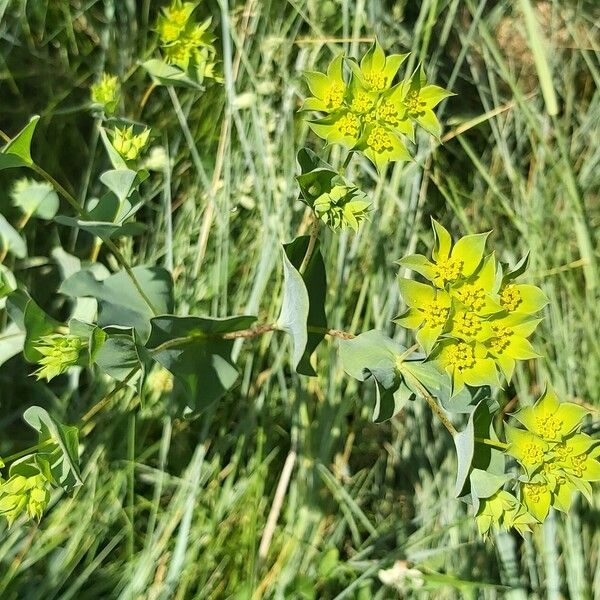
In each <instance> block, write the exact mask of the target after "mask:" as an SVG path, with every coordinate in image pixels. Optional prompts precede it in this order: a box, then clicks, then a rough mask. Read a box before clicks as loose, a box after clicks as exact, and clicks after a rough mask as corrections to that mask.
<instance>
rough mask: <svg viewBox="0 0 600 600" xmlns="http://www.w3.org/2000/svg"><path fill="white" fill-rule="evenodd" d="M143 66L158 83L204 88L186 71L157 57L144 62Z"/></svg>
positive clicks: (197, 88)
mask: <svg viewBox="0 0 600 600" xmlns="http://www.w3.org/2000/svg"><path fill="white" fill-rule="evenodd" d="M142 67H143V68H144V69H145V70H146V71H147V72H148V75H150V77H152V80H153V81H154V83H156V84H157V85H171V86H173V87H186V88H192V89H195V90H203V89H204V88H203V87H202V86H201V85H200V84H199V83H198V82H196V81H194V80H193V79H192V78H191V77H189V75H188V74H187V73H186V72H185V71H183V70H182V69H180V68H179V67H176V66H175V65H170V64H167V63H166V62H163V61H162V60H159V59H156V58H153V59H150V60H147V61H145V62H143V63H142Z"/></svg>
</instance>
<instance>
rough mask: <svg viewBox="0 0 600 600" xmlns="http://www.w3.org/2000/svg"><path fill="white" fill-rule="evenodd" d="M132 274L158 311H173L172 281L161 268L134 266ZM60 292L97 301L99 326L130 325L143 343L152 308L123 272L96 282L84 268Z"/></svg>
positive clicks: (67, 281) (91, 274)
mask: <svg viewBox="0 0 600 600" xmlns="http://www.w3.org/2000/svg"><path fill="white" fill-rule="evenodd" d="M132 271H133V275H134V277H135V278H136V280H137V281H138V283H139V285H140V287H141V288H142V290H143V291H144V293H145V295H146V296H147V298H148V299H149V300H150V302H151V303H152V305H153V306H154V308H155V309H156V311H157V312H158V314H162V313H170V312H172V311H173V280H172V278H171V274H170V273H169V272H168V271H167V270H166V269H163V268H162V267H141V266H139V267H133V269H132ZM59 291H60V292H61V293H63V294H66V295H68V296H72V297H75V298H82V297H92V298H96V300H98V325H99V326H100V327H107V326H118V327H133V328H134V329H135V330H136V332H137V334H138V335H139V337H140V340H141V342H142V343H144V342H145V341H146V340H147V339H148V337H149V335H150V329H151V325H150V319H151V318H152V317H153V316H154V313H153V311H152V308H151V307H150V306H149V305H148V304H147V303H146V301H145V300H144V298H143V297H142V295H141V294H140V293H139V291H138V289H137V288H136V286H135V285H134V284H133V282H132V280H131V279H130V277H129V276H128V274H127V273H126V272H125V271H119V272H118V273H115V274H114V275H110V276H109V277H107V278H106V279H103V280H101V281H98V280H97V279H96V278H95V277H94V274H93V272H92V271H91V270H89V269H84V270H81V271H79V272H78V273H75V274H74V275H72V276H71V277H69V278H68V279H67V280H66V281H64V282H63V284H62V285H61V286H60V288H59Z"/></svg>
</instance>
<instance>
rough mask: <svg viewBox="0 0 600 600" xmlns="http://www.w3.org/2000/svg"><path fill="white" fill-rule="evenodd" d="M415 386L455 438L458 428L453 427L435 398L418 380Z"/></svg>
mask: <svg viewBox="0 0 600 600" xmlns="http://www.w3.org/2000/svg"><path fill="white" fill-rule="evenodd" d="M414 385H415V387H416V388H417V389H418V390H419V392H420V394H421V396H423V398H424V400H425V402H427V404H429V407H430V408H431V410H432V411H433V413H434V414H435V416H436V417H437V418H438V419H439V420H440V421H441V422H442V425H443V426H444V427H445V428H446V429H447V430H448V433H449V434H450V435H451V436H452V437H454V436H455V435H456V434H457V433H458V431H457V430H456V427H454V425H452V423H451V422H450V419H448V417H447V416H446V413H445V412H444V410H443V409H442V408H441V407H440V405H439V404H438V403H437V402H436V400H435V398H434V397H433V396H432V395H431V394H430V393H429V392H428V391H427V390H426V389H425V387H424V386H423V385H422V384H421V382H420V381H418V380H417V379H415V380H414Z"/></svg>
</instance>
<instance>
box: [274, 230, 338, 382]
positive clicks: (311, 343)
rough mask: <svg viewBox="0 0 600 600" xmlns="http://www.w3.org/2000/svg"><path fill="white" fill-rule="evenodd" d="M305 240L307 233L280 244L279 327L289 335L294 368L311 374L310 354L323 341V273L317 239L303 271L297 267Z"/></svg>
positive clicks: (305, 245)
mask: <svg viewBox="0 0 600 600" xmlns="http://www.w3.org/2000/svg"><path fill="white" fill-rule="evenodd" d="M309 240H310V238H309V237H308V236H301V237H299V238H296V239H295V240H294V241H293V242H291V243H290V244H284V246H283V248H284V251H285V255H284V278H285V281H284V296H283V305H282V308H281V315H280V317H279V326H280V327H281V329H284V330H285V331H287V332H288V333H289V334H290V335H291V336H292V347H293V353H292V355H293V363H294V367H295V369H296V371H297V372H298V373H300V374H302V375H308V376H314V375H316V372H315V370H314V369H313V367H312V365H311V364H310V357H311V355H312V354H313V353H314V351H315V350H316V349H317V347H318V346H319V344H320V343H321V342H322V341H323V338H324V337H325V334H324V331H325V330H326V329H327V316H326V315H325V298H326V295H327V276H326V273H325V263H324V262H323V256H322V254H321V251H320V249H319V243H318V241H317V243H316V244H315V247H314V250H313V253H312V255H311V257H310V260H309V261H308V263H307V265H306V268H305V270H304V273H303V274H302V275H300V272H299V271H298V269H299V268H300V265H301V264H302V261H303V260H304V256H305V255H306V251H307V249H308V245H309Z"/></svg>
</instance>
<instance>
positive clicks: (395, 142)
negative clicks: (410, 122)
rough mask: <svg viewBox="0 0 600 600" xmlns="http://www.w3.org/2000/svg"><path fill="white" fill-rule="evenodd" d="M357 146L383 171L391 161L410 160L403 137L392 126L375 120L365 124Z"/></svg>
mask: <svg viewBox="0 0 600 600" xmlns="http://www.w3.org/2000/svg"><path fill="white" fill-rule="evenodd" d="M357 148H358V149H359V150H361V151H362V152H363V154H364V155H365V156H366V157H367V158H368V159H369V160H370V161H371V162H372V163H373V164H374V165H375V166H376V167H377V170H378V171H379V172H381V171H383V169H384V168H385V167H386V165H387V164H388V163H389V162H396V161H402V160H410V159H411V156H410V153H409V151H408V149H407V148H406V144H405V143H404V142H403V141H402V138H401V137H400V136H399V135H398V133H396V131H394V130H393V129H392V128H391V127H388V126H387V125H386V124H384V123H380V122H379V121H375V122H374V123H369V124H367V125H366V126H365V128H364V130H363V133H362V136H361V139H360V140H359V141H358V143H357Z"/></svg>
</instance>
